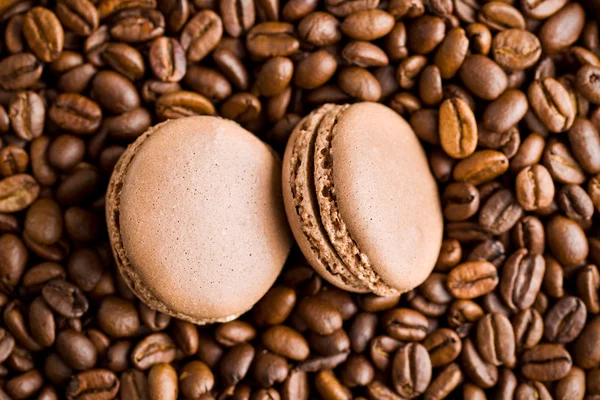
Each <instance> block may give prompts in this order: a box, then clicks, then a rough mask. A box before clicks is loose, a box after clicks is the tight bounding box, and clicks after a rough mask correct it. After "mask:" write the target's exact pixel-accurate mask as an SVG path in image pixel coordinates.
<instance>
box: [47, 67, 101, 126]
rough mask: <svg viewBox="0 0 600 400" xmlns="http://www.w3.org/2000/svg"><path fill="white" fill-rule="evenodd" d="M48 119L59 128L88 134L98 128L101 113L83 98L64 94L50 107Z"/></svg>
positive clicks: (77, 95)
mask: <svg viewBox="0 0 600 400" xmlns="http://www.w3.org/2000/svg"><path fill="white" fill-rule="evenodd" d="M106 73H109V72H106ZM49 117H50V119H51V120H52V122H54V123H55V124H56V125H58V126H59V127H60V128H63V129H65V130H67V131H70V132H73V133H77V134H88V133H93V132H94V131H95V130H96V129H97V128H98V127H99V126H100V122H101V120H102V111H101V109H100V107H99V106H98V104H96V103H95V102H93V101H92V100H90V99H88V98H86V97H84V96H81V95H79V94H75V93H64V94H61V95H59V96H58V98H57V99H56V101H55V102H54V103H53V105H52V106H51V107H50V111H49Z"/></svg>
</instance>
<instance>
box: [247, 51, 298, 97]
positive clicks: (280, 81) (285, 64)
mask: <svg viewBox="0 0 600 400" xmlns="http://www.w3.org/2000/svg"><path fill="white" fill-rule="evenodd" d="M293 73H294V64H293V63H292V61H291V60H290V59H289V58H286V57H274V58H271V59H270V60H268V61H267V62H266V63H265V64H264V65H263V67H262V69H261V70H260V73H259V75H258V77H257V81H256V84H257V86H258V90H259V91H260V92H261V94H262V95H264V96H275V95H278V94H280V93H281V92H283V91H284V90H285V88H286V87H287V86H288V85H289V83H290V81H291V80H292V75H293Z"/></svg>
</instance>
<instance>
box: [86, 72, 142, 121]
mask: <svg viewBox="0 0 600 400" xmlns="http://www.w3.org/2000/svg"><path fill="white" fill-rule="evenodd" d="M91 93H92V97H93V98H94V99H95V100H96V101H97V102H98V103H99V104H100V105H101V106H102V107H104V108H106V109H107V110H109V111H110V112H113V113H115V114H120V113H124V112H127V111H131V110H133V109H135V108H137V107H139V106H140V97H139V95H138V93H137V91H136V90H135V87H134V86H133V84H132V83H131V81H129V80H128V79H126V78H125V77H124V76H122V75H120V74H118V73H116V72H112V71H100V72H98V73H97V74H96V76H95V77H94V79H93V80H92V91H91Z"/></svg>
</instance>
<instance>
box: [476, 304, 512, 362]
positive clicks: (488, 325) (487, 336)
mask: <svg viewBox="0 0 600 400" xmlns="http://www.w3.org/2000/svg"><path fill="white" fill-rule="evenodd" d="M476 338H477V349H478V350H479V354H481V356H482V357H483V359H485V360H486V361H487V362H489V363H491V364H494V365H498V366H499V365H503V364H506V365H513V364H514V362H515V334H514V331H513V326H512V325H511V323H510V320H509V319H508V318H507V317H506V316H504V315H502V314H500V313H490V314H486V315H485V316H484V317H483V318H481V319H480V320H479V322H478V323H477V336H476Z"/></svg>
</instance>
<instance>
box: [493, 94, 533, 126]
mask: <svg viewBox="0 0 600 400" xmlns="http://www.w3.org/2000/svg"><path fill="white" fill-rule="evenodd" d="M527 109H528V104H527V97H526V96H525V94H524V93H523V92H521V91H519V90H507V91H506V92H504V93H503V94H502V95H501V96H500V97H498V98H497V99H496V100H494V101H493V102H491V103H490V104H489V105H488V106H487V107H486V109H485V111H484V113H483V125H484V127H485V128H486V129H488V130H490V131H494V132H505V131H507V130H509V129H510V128H512V127H513V126H515V125H516V124H517V123H519V121H521V119H522V118H523V117H524V116H525V113H526V112H527Z"/></svg>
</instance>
